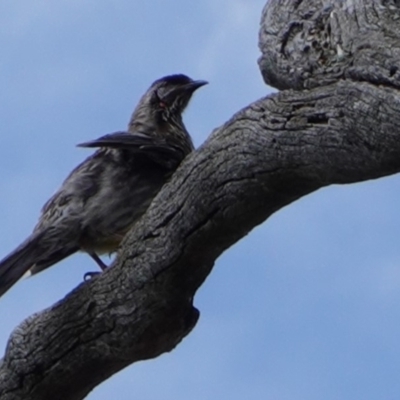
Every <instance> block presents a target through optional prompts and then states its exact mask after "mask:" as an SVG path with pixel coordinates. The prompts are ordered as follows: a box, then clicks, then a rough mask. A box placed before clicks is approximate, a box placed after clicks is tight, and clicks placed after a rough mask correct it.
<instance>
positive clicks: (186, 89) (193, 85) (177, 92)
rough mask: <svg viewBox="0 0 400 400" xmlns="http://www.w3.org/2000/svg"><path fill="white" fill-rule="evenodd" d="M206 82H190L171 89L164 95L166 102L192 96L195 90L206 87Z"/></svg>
mask: <svg viewBox="0 0 400 400" xmlns="http://www.w3.org/2000/svg"><path fill="white" fill-rule="evenodd" d="M207 84H208V82H207V81H200V80H199V81H192V82H189V83H187V84H186V85H181V86H179V87H176V88H174V89H172V90H171V91H170V92H169V93H168V94H167V95H166V100H167V101H168V100H169V99H171V100H174V99H176V98H177V97H181V96H182V95H185V94H186V95H192V94H193V92H194V91H195V90H197V89H198V88H200V87H202V86H204V85H207Z"/></svg>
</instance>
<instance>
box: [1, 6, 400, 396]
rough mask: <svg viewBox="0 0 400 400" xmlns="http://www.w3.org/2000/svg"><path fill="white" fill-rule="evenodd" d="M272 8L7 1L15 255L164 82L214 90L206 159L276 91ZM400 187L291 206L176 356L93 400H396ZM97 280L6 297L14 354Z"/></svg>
mask: <svg viewBox="0 0 400 400" xmlns="http://www.w3.org/2000/svg"><path fill="white" fill-rule="evenodd" d="M263 5H264V0H230V1H229V2H228V1H222V0H203V1H199V2H189V1H183V0H176V1H174V2H166V1H161V0H153V1H151V2H150V1H144V0H140V1H139V0H136V1H130V2H128V1H120V0H116V1H113V2H111V1H106V0H96V1H94V0H88V1H85V2H83V1H78V0H68V1H65V0H59V1H57V2H48V1H44V0H37V1H34V2H26V1H21V0H14V1H13V2H1V3H0V47H1V49H2V56H1V62H0V126H1V132H2V135H1V137H2V146H1V147H0V180H1V194H2V195H1V196H0V221H1V225H0V226H1V232H2V233H1V238H2V239H1V241H0V254H1V255H6V254H7V253H8V252H9V251H11V250H12V249H13V248H14V247H16V245H18V244H19V243H20V242H21V241H22V240H23V239H24V238H25V237H26V236H27V235H28V234H29V233H30V231H31V229H32V228H33V226H34V224H35V222H36V220H37V217H38V213H39V210H40V208H41V206H42V204H43V203H44V202H45V201H46V200H47V199H48V198H49V196H50V195H51V194H52V193H53V192H54V191H55V190H56V188H57V187H58V186H59V185H60V183H61V181H62V180H63V179H64V178H65V176H66V175H67V174H68V172H69V171H70V170H71V169H72V168H73V167H74V166H75V165H76V164H77V163H78V162H80V161H81V160H82V159H83V158H85V157H86V156H87V155H88V154H89V153H90V151H88V150H85V149H78V148H76V147H75V144H77V143H79V142H83V141H86V140H90V139H93V138H96V137H98V136H100V135H102V134H105V133H110V132H113V131H116V130H121V129H124V128H125V126H126V124H127V122H128V119H129V117H130V113H131V111H132V109H133V107H134V105H135V104H136V102H137V100H138V98H139V97H140V95H141V94H142V93H143V91H144V90H145V89H146V88H147V87H148V86H149V84H150V83H151V82H152V81H153V80H155V79H156V78H159V77H161V76H163V75H166V74H170V73H175V72H183V73H186V74H188V75H190V76H192V77H193V78H196V79H206V80H208V81H209V82H210V85H208V86H206V87H205V88H203V89H201V90H199V92H198V93H196V96H195V98H194V100H193V102H192V104H191V107H190V108H189V110H188V111H187V113H186V114H185V121H186V124H187V127H188V129H189V131H190V132H191V133H192V135H193V137H194V141H195V144H196V145H200V144H201V143H202V142H203V141H204V140H205V139H206V138H207V136H208V135H209V134H210V133H211V131H212V129H214V128H216V127H218V126H219V125H221V124H222V123H223V122H224V121H226V120H227V119H228V118H230V116H231V115H232V114H233V113H234V112H236V111H238V110H239V109H240V108H242V107H244V106H246V105H247V104H249V103H250V102H252V101H254V100H256V99H258V98H260V97H262V96H264V95H266V94H268V93H270V91H271V89H270V88H268V87H266V86H265V85H264V83H263V81H262V78H261V75H260V73H259V71H258V67H257V63H256V60H257V58H258V56H259V52H258V48H257V39H258V24H259V20H260V15H261V10H262V7H263ZM399 182H400V181H399V178H398V177H397V176H393V177H389V178H385V179H380V180H377V181H370V182H366V183H362V184H361V183H360V184H355V185H348V186H332V187H329V188H326V189H323V190H320V191H318V192H316V193H314V194H312V195H310V196H307V197H305V198H303V199H301V200H300V201H297V202H296V203H294V204H292V205H290V206H288V207H286V208H284V209H282V210H281V211H279V212H278V213H276V214H275V215H273V216H272V217H271V218H270V219H269V220H268V221H267V222H266V223H264V224H262V225H261V226H259V227H258V228H256V229H255V230H253V231H252V232H251V233H250V234H249V235H248V236H247V237H246V238H244V239H243V240H242V241H241V242H239V243H238V244H237V245H236V246H234V247H233V248H231V249H229V250H228V251H227V252H226V253H225V254H224V255H223V256H222V257H221V258H220V259H219V260H218V261H217V262H216V266H215V269H214V271H213V272H212V274H211V275H210V277H209V278H208V280H207V281H206V282H205V284H204V285H203V287H202V288H201V289H200V291H199V293H198V295H197V297H196V301H195V304H196V306H197V307H198V308H199V309H200V311H201V318H200V321H199V323H198V325H197V327H196V329H195V330H194V331H193V332H192V334H190V335H189V336H188V337H187V338H186V339H185V340H184V341H183V342H182V343H181V344H180V345H179V346H178V347H177V348H176V349H175V350H174V351H173V352H172V353H170V354H166V355H163V356H161V357H159V358H157V359H155V360H151V361H146V362H141V363H138V364H134V365H133V366H131V367H129V368H127V369H125V370H124V371H123V372H121V373H119V374H117V375H116V376H114V377H112V378H111V379H110V380H109V381H107V382H105V383H103V384H102V385H100V386H99V387H98V388H96V389H95V390H94V391H93V392H92V393H91V394H90V395H89V397H88V399H90V400H104V399H107V400H108V399H110V398H118V399H119V400H125V399H126V400H127V399H131V398H132V396H133V397H135V398H141V399H145V400H147V399H148V400H152V399H161V398H163V399H169V398H174V399H177V400H180V399H191V400H200V399H219V398H229V399H231V400H239V399H244V398H246V399H264V400H298V399H307V400H314V399H315V400H320V399H324V400H333V399H341V400H345V399H349V400H350V399H351V400H354V399H355V398H360V399H363V400H369V399H385V400H391V399H393V400H394V399H396V400H397V399H398V398H399V395H400V382H399V379H398V373H399V371H400V345H399V337H400V325H399V323H398V319H399V313H400V262H399V260H400V251H399V244H398V242H399V237H400V216H399V215H398V197H399V193H400V190H399ZM92 268H93V262H92V261H91V260H90V259H89V258H88V257H87V256H84V255H77V256H74V257H71V258H69V259H68V260H66V261H64V262H62V263H60V264H59V265H57V266H55V267H53V268H51V269H50V270H48V271H46V272H44V273H42V274H39V275H38V276H37V277H35V278H31V279H28V280H25V281H23V282H21V283H19V284H18V285H17V286H15V287H14V288H13V289H12V290H11V291H10V292H9V293H7V295H6V296H4V297H3V298H2V299H1V300H0V321H1V327H2V328H1V330H0V342H1V347H2V348H4V347H5V344H6V341H7V338H8V336H9V334H10V332H11V331H12V329H13V328H14V327H15V326H16V325H17V324H18V323H19V322H21V321H22V320H23V319H24V318H25V317H27V316H28V315H30V314H32V313H33V312H35V311H39V310H41V309H43V308H45V307H47V306H49V305H50V304H52V303H53V302H55V301H56V300H58V299H60V298H62V297H63V296H64V295H65V294H66V293H68V292H69V291H70V290H71V289H72V288H74V287H75V286H76V285H77V284H78V283H79V282H80V281H81V279H82V276H83V274H84V273H85V272H86V271H88V270H91V269H92Z"/></svg>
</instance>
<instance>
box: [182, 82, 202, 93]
mask: <svg viewBox="0 0 400 400" xmlns="http://www.w3.org/2000/svg"><path fill="white" fill-rule="evenodd" d="M207 84H208V82H207V81H193V82H190V83H188V84H186V85H184V86H183V89H184V90H185V91H191V92H192V93H193V92H194V91H195V90H197V89H198V88H200V87H202V86H204V85H207Z"/></svg>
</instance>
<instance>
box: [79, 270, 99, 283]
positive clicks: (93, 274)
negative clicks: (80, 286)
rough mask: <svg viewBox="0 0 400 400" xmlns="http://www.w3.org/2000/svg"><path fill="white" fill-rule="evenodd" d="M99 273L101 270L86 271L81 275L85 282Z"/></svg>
mask: <svg viewBox="0 0 400 400" xmlns="http://www.w3.org/2000/svg"><path fill="white" fill-rule="evenodd" d="M99 274H101V272H86V274H85V275H83V280H84V281H85V282H87V281H90V280H91V279H93V278H94V277H95V276H97V275H99Z"/></svg>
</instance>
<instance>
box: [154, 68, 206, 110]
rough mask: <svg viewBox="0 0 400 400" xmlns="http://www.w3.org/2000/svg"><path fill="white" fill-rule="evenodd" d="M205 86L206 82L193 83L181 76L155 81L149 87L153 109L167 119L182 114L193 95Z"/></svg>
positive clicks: (166, 77)
mask: <svg viewBox="0 0 400 400" xmlns="http://www.w3.org/2000/svg"><path fill="white" fill-rule="evenodd" d="M206 84H207V82H206V81H194V80H192V79H190V78H189V77H188V76H186V75H183V74H179V75H169V76H165V77H164V78H161V79H158V80H156V81H155V82H154V83H153V84H152V85H151V87H150V89H149V94H150V96H151V101H152V102H153V105H154V109H157V110H158V112H159V113H160V114H161V115H163V116H165V117H166V118H168V115H174V114H175V115H180V114H182V112H183V111H184V110H185V108H186V107H187V105H188V104H189V101H190V99H191V97H192V95H193V93H194V92H195V91H196V90H197V89H198V88H200V87H202V86H204V85H206Z"/></svg>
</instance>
